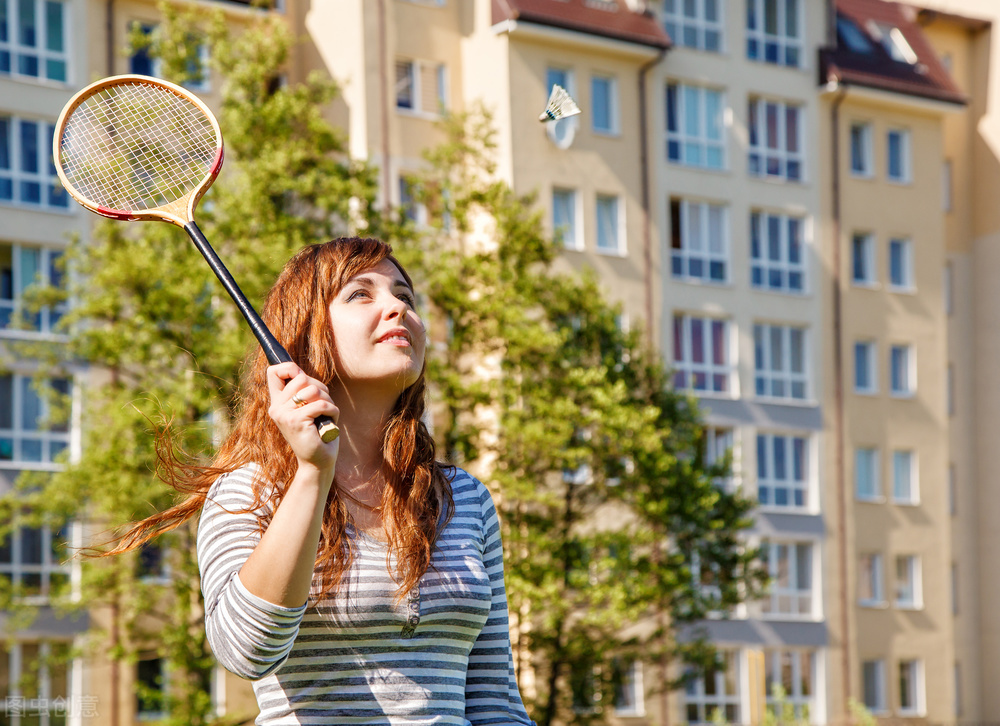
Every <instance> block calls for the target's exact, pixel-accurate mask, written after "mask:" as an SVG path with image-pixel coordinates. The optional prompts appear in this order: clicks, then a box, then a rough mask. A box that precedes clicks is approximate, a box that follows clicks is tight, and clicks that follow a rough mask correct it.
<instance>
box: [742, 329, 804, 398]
mask: <svg viewBox="0 0 1000 726" xmlns="http://www.w3.org/2000/svg"><path fill="white" fill-rule="evenodd" d="M753 339H754V385H755V390H756V393H757V395H758V396H761V397H766V398H791V399H796V400H800V401H801V400H804V399H805V398H806V395H807V394H808V385H807V376H806V331H805V330H804V329H803V328H795V327H791V326H788V325H763V324H757V325H754V326H753Z"/></svg>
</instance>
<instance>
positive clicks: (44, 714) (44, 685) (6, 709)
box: [0, 638, 97, 726]
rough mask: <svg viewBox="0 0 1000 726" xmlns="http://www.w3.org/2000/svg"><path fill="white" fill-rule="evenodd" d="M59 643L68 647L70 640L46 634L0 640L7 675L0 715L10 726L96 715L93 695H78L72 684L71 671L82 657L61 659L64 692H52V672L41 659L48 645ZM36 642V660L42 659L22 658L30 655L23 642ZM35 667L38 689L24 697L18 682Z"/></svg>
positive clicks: (0, 694) (47, 723)
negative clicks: (24, 638) (55, 694)
mask: <svg viewBox="0 0 1000 726" xmlns="http://www.w3.org/2000/svg"><path fill="white" fill-rule="evenodd" d="M55 643H59V644H60V645H63V646H65V647H66V648H70V647H71V646H72V644H71V643H70V642H68V641H61V640H59V639H58V638H48V639H46V640H31V641H29V640H19V641H14V642H7V643H4V644H0V659H6V660H7V664H6V667H5V668H2V667H0V669H2V670H5V671H6V672H7V676H8V688H9V691H8V692H7V693H3V692H0V715H5V716H6V717H7V719H9V722H10V724H11V726H21V724H24V723H29V722H34V723H37V724H39V726H50V725H53V724H56V723H60V724H62V723H65V724H75V723H79V719H80V718H81V717H83V718H88V719H89V718H94V717H96V716H97V696H81V695H79V694H77V693H76V692H75V691H76V689H75V688H74V681H75V679H74V674H75V673H76V672H79V671H80V669H81V667H82V661H81V660H80V659H79V658H71V659H69V660H68V661H67V662H66V663H65V666H64V667H65V669H66V694H65V695H62V694H60V695H58V696H54V695H53V693H52V688H53V683H52V674H51V671H50V669H49V668H48V666H47V665H46V664H45V660H46V659H47V658H49V657H50V656H51V654H52V645H53V644H55ZM27 645H31V646H37V648H38V657H37V659H38V660H41V661H42V662H41V663H39V664H36V663H34V662H27V663H26V662H25V661H28V660H31V659H30V656H27V655H26V654H25V653H24V650H25V646H27ZM36 665H37V667H38V680H37V682H36V683H37V686H38V691H37V694H36V695H33V696H32V697H30V698H29V697H27V696H23V695H21V687H22V686H21V684H22V681H23V679H24V676H25V675H26V674H25V670H26V669H27V668H33V667H35V666H36ZM36 718H37V719H38V720H37V721H34V719H36Z"/></svg>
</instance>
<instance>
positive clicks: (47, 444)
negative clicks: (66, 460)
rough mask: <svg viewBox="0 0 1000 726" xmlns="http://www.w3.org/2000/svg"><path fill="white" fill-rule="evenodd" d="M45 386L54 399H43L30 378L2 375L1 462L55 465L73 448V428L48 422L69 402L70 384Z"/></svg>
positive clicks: (52, 382) (50, 382)
mask: <svg viewBox="0 0 1000 726" xmlns="http://www.w3.org/2000/svg"><path fill="white" fill-rule="evenodd" d="M45 385H47V386H48V387H49V388H50V389H51V391H50V392H49V393H50V394H52V395H51V396H48V395H47V396H44V397H43V396H40V395H39V393H38V390H37V389H36V387H35V385H34V383H33V381H32V380H31V378H29V377H27V376H20V375H10V374H8V375H0V461H15V462H18V463H20V464H25V465H30V464H34V463H51V462H52V461H53V460H54V459H55V457H56V456H57V455H58V454H60V453H61V452H62V451H64V450H65V449H66V447H67V446H68V445H69V425H68V424H67V423H66V422H65V421H59V422H51V421H49V420H48V419H49V417H50V414H52V413H56V411H54V410H53V408H54V406H58V407H59V408H61V407H62V405H65V403H66V402H67V401H68V397H69V394H70V390H71V384H70V381H69V379H67V378H53V379H50V380H48V381H47V382H46V383H45ZM50 399H51V400H50ZM57 410H58V409H57Z"/></svg>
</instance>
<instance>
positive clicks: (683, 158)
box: [664, 81, 728, 171]
mask: <svg viewBox="0 0 1000 726" xmlns="http://www.w3.org/2000/svg"><path fill="white" fill-rule="evenodd" d="M672 88H673V89H675V90H674V99H675V100H674V108H675V112H676V113H675V115H676V118H675V119H674V121H675V124H676V128H675V129H674V130H671V129H670V120H671V119H670V103H669V100H668V99H669V97H670V93H671V89H672ZM664 92H665V95H664V105H665V109H664V110H665V113H664V117H665V119H666V123H667V128H666V131H665V138H666V143H665V151H666V159H667V163H668V164H677V165H679V166H687V167H690V168H693V169H708V170H711V171H725V170H726V169H727V168H728V158H727V157H728V155H727V153H726V127H727V123H726V115H727V106H726V94H725V92H724V91H723V90H721V89H717V88H710V87H708V86H697V85H693V84H689V83H682V82H679V81H668V82H667V84H666V86H665V87H664ZM709 94H714V97H715V98H717V100H718V104H717V105H718V114H719V118H718V119H717V125H718V128H719V137H718V138H713V137H711V136H710V135H709V123H708V116H709V113H708V109H709V104H708V98H709ZM692 96H693V97H692ZM692 101H693V102H695V103H697V104H698V111H697V113H698V128H697V130H696V131H695V132H694V133H691V132H690V130H689V129H687V124H686V120H687V110H688V109H687V107H688V105H689V104H690V103H691V102H692ZM672 144H676V146H677V150H678V153H677V158H676V159H672V158H671V154H670V152H671V145H672ZM689 150H690V151H693V152H696V153H697V156H698V158H699V161H697V162H695V161H689V160H688V158H687V156H688V155H687V151H689ZM710 152H716V153H718V156H719V159H720V162H719V164H718V165H714V164H710V163H708V158H709V154H710Z"/></svg>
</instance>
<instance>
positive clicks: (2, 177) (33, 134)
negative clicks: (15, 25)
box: [0, 0, 69, 209]
mask: <svg viewBox="0 0 1000 726" xmlns="http://www.w3.org/2000/svg"><path fill="white" fill-rule="evenodd" d="M2 2H3V0H0V3H2ZM0 7H2V6H0ZM55 129H56V127H55V125H54V124H49V123H43V122H42V121H31V120H28V119H22V118H17V117H16V116H0V203H2V202H7V203H11V204H18V205H23V206H26V207H40V208H43V209H67V208H68V207H69V195H68V194H67V193H66V191H65V190H64V189H63V188H62V184H61V183H60V182H59V177H58V176H57V175H56V168H55V165H54V164H53V163H52V136H53V135H54V134H55Z"/></svg>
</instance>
